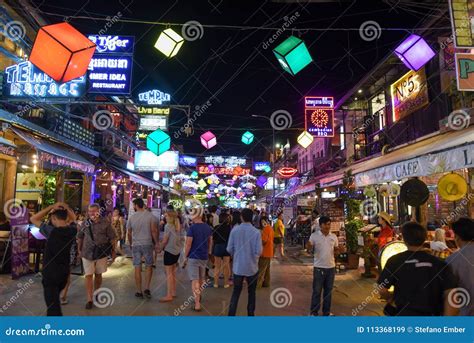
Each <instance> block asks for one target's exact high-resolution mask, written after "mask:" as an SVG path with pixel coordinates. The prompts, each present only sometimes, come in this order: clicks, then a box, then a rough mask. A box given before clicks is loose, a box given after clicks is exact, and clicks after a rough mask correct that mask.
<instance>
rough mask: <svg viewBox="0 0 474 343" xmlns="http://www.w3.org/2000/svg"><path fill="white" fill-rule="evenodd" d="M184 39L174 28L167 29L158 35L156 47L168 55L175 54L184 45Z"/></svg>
mask: <svg viewBox="0 0 474 343" xmlns="http://www.w3.org/2000/svg"><path fill="white" fill-rule="evenodd" d="M183 42H184V39H183V37H181V36H180V35H178V34H177V33H176V32H174V30H173V29H166V30H164V31H163V32H162V33H160V36H159V37H158V39H157V41H156V43H155V48H156V49H157V50H159V51H160V52H162V53H163V54H164V55H165V56H166V57H173V56H175V55H176V54H177V53H178V51H179V49H181V46H182V45H183Z"/></svg>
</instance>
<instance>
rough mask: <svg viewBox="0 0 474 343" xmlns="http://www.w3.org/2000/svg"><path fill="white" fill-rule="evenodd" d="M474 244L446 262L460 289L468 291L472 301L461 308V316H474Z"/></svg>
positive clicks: (464, 247)
mask: <svg viewBox="0 0 474 343" xmlns="http://www.w3.org/2000/svg"><path fill="white" fill-rule="evenodd" d="M473 261H474V243H469V244H467V245H465V246H463V247H462V248H461V250H459V251H457V252H455V253H454V254H452V255H450V256H448V258H447V259H446V262H447V263H448V265H449V266H450V267H451V270H452V272H453V273H454V276H455V277H456V279H457V281H458V287H459V288H461V290H460V291H462V289H464V290H467V292H468V293H469V294H470V299H471V300H470V301H469V302H466V304H465V306H463V307H461V308H460V312H459V315H461V316H474V262H473Z"/></svg>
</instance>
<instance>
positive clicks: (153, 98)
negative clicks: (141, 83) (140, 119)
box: [138, 89, 171, 105]
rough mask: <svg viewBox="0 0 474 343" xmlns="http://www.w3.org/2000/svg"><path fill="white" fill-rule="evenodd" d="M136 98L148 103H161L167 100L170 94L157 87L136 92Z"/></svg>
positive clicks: (169, 98)
mask: <svg viewBox="0 0 474 343" xmlns="http://www.w3.org/2000/svg"><path fill="white" fill-rule="evenodd" d="M138 100H139V101H140V102H144V103H147V104H148V105H162V104H163V102H169V101H170V100H171V96H170V95H169V94H168V93H164V92H162V91H159V90H158V89H152V90H149V91H147V92H143V93H140V94H138Z"/></svg>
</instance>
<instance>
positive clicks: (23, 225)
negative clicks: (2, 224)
mask: <svg viewBox="0 0 474 343" xmlns="http://www.w3.org/2000/svg"><path fill="white" fill-rule="evenodd" d="M10 211H11V213H10V225H11V237H12V238H11V239H12V259H11V261H12V262H11V263H12V279H14V280H15V279H18V278H19V277H20V276H22V275H25V274H28V273H30V272H31V271H30V266H29V247H28V219H29V214H28V211H27V209H26V207H25V206H23V204H21V205H19V207H14V208H10Z"/></svg>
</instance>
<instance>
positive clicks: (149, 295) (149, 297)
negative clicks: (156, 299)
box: [143, 289, 151, 299]
mask: <svg viewBox="0 0 474 343" xmlns="http://www.w3.org/2000/svg"><path fill="white" fill-rule="evenodd" d="M143 293H144V294H145V298H147V299H151V292H150V290H149V289H145V291H144V292H143Z"/></svg>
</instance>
